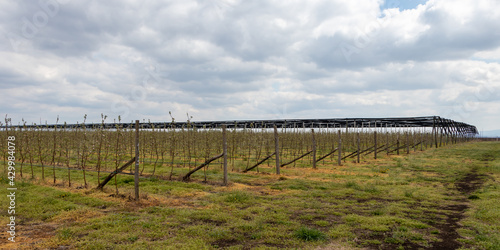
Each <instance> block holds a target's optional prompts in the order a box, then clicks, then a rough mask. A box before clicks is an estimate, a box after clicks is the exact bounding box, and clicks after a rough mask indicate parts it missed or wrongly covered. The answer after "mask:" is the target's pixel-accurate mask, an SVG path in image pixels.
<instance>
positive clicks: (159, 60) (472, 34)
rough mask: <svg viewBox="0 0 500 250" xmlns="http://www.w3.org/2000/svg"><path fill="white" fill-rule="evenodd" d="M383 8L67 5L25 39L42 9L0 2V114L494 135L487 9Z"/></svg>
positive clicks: (494, 51) (492, 4) (338, 0)
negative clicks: (308, 123) (460, 125)
mask: <svg viewBox="0 0 500 250" xmlns="http://www.w3.org/2000/svg"><path fill="white" fill-rule="evenodd" d="M382 4H383V1H379V0H372V1H365V0H356V1H342V0H334V1H327V0H314V1H302V0H294V1H286V2H283V1H239V0H210V1H205V0H204V1H202V0H189V1H182V2H179V1H164V2H143V1H107V2H102V3H101V2H84V1H74V2H69V3H67V4H64V5H63V4H61V5H60V6H59V7H60V8H59V11H58V12H57V13H56V14H55V15H53V16H50V19H48V22H47V24H46V25H43V27H42V26H41V27H36V28H37V32H36V34H34V35H33V37H26V36H25V35H23V27H24V28H26V27H27V26H26V25H27V24H26V22H25V21H24V20H28V21H30V20H31V21H30V22H31V23H33V21H32V20H33V16H35V15H36V14H37V13H43V11H44V9H43V8H42V7H40V5H36V4H32V3H30V2H26V1H16V2H2V3H0V7H1V8H0V12H1V15H0V32H3V36H1V37H0V41H1V42H0V56H1V57H2V59H3V60H2V61H1V62H0V95H1V96H0V97H1V98H0V100H1V105H0V113H7V114H9V115H10V116H11V117H12V118H14V120H21V118H25V119H26V120H28V121H33V122H38V121H39V119H40V118H41V117H42V120H45V119H47V120H49V122H50V121H51V120H54V117H56V116H57V115H60V116H61V118H62V119H65V120H67V121H68V122H75V121H77V120H78V121H81V120H82V117H83V115H84V114H89V119H95V121H96V122H97V121H99V119H100V113H105V114H108V115H109V116H110V117H117V116H118V115H122V116H123V115H125V114H126V116H127V120H128V119H136V118H139V119H142V118H144V119H152V120H165V121H168V120H169V116H168V111H173V113H174V114H175V116H176V117H178V119H181V120H182V119H184V116H185V113H186V112H189V113H190V114H191V115H193V116H194V119H195V120H196V119H199V120H220V119H266V118H303V117H304V118H305V117H307V118H320V117H353V116H358V117H363V116H365V117H366V116H372V117H373V116H406V115H444V114H446V115H449V116H450V118H455V119H458V120H463V121H465V122H469V123H472V124H475V125H478V126H479V127H480V128H486V129H494V128H495V127H496V125H494V124H499V123H500V120H499V119H500V118H498V117H497V116H495V114H498V111H499V110H500V104H499V102H498V100H499V99H500V98H499V97H500V95H499V93H500V79H499V78H500V77H499V76H500V63H499V60H500V33H498V31H497V30H498V29H497V27H496V26H497V24H498V23H500V8H499V7H500V6H499V4H498V3H497V1H494V0H480V1H472V0H466V1H451V0H440V1H437V0H429V1H428V2H427V3H425V4H422V5H419V6H418V7H416V8H415V9H405V10H402V11H400V10H399V9H397V8H393V9H383V10H381V8H380V6H381V5H382ZM33 24H34V23H33ZM23 25H24V26H23ZM12 45H15V47H12ZM495 112H497V113H495ZM492 124H493V125H492Z"/></svg>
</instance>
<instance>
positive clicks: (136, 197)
mask: <svg viewBox="0 0 500 250" xmlns="http://www.w3.org/2000/svg"><path fill="white" fill-rule="evenodd" d="M134 182H135V200H136V201H139V120H135V172H134Z"/></svg>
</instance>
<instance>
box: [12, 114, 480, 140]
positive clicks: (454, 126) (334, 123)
mask: <svg viewBox="0 0 500 250" xmlns="http://www.w3.org/2000/svg"><path fill="white" fill-rule="evenodd" d="M222 125H226V127H227V128H240V129H244V128H273V127H274V126H276V127H278V128H432V132H433V133H438V132H439V133H441V134H445V135H453V136H462V137H474V136H475V135H476V134H478V130H477V128H476V127H475V126H473V125H470V124H467V123H463V122H457V121H454V120H451V119H446V118H442V117H440V116H423V117H398V118H331V119H280V120H236V121H199V122H193V121H188V122H144V123H140V124H139V126H140V128H141V129H151V128H153V127H154V128H186V129H187V128H198V129H202V128H205V129H211V128H222ZM11 127H13V128H22V127H26V128H33V127H39V128H47V129H53V128H66V129H71V128H76V127H80V128H83V127H86V128H88V129H93V128H104V129H114V128H117V127H120V128H128V129H132V128H134V127H135V123H134V122H131V123H105V124H65V125H62V124H52V125H41V126H40V125H25V126H22V125H18V126H11Z"/></svg>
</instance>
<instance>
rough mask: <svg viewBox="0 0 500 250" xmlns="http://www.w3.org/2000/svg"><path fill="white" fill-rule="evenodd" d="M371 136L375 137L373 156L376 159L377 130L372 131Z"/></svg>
mask: <svg viewBox="0 0 500 250" xmlns="http://www.w3.org/2000/svg"><path fill="white" fill-rule="evenodd" d="M375 129H376V128H375ZM373 138H374V139H375V151H374V152H373V157H374V158H375V159H377V131H375V132H374V133H373Z"/></svg>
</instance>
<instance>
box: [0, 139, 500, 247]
mask: <svg viewBox="0 0 500 250" xmlns="http://www.w3.org/2000/svg"><path fill="white" fill-rule="evenodd" d="M499 152H500V144H498V143H492V142H482V143H479V142H472V143H465V144H459V145H449V146H446V147H443V148H439V149H429V150H427V151H424V152H417V153H412V154H410V155H401V156H385V155H380V156H379V158H380V159H377V160H373V159H369V158H365V159H364V160H363V162H362V163H360V164H355V163H352V162H346V163H345V164H344V165H343V166H336V165H334V164H333V163H329V162H328V161H326V163H324V164H320V165H318V169H316V170H313V169H311V168H309V167H308V168H307V169H305V168H302V167H300V166H297V167H292V166H287V167H286V168H283V169H282V175H280V176H277V175H275V174H272V173H273V168H272V167H267V166H266V165H263V166H260V167H259V171H260V172H259V173H256V172H251V173H247V174H243V173H240V172H236V171H235V172H230V173H229V180H230V181H231V184H230V185H229V186H228V187H224V186H221V185H220V182H221V170H220V168H219V167H218V166H217V167H210V168H209V169H208V171H206V174H207V182H206V183H205V182H203V180H204V174H203V171H200V173H195V174H194V175H193V177H192V181H191V182H188V183H185V182H179V181H170V180H164V179H162V178H144V179H141V184H140V190H141V195H142V201H141V203H140V204H136V203H135V202H134V201H131V200H130V199H129V196H133V195H132V193H133V181H132V180H133V178H132V177H130V176H121V175H120V176H118V177H117V183H118V187H119V195H117V194H116V192H115V188H114V187H113V186H112V185H110V186H109V187H108V186H107V187H105V189H104V192H101V191H95V190H92V189H90V188H87V189H85V188H80V187H81V185H82V184H83V179H82V178H81V174H79V173H78V171H74V172H72V182H73V185H72V187H71V188H70V187H68V185H67V182H64V181H63V180H64V176H65V175H66V174H67V172H66V171H67V170H64V169H63V170H57V171H56V174H57V176H58V182H57V183H56V184H52V183H51V181H52V180H51V179H50V178H47V179H46V180H45V181H43V180H40V176H41V172H40V168H35V169H34V170H35V176H36V178H34V179H30V178H29V175H27V176H28V178H26V177H25V178H20V177H18V178H16V187H17V188H18V193H19V195H18V196H17V200H16V202H17V204H19V206H18V207H17V209H16V215H17V220H16V223H18V225H19V227H20V229H19V230H20V232H21V231H22V232H23V233H26V234H31V235H33V237H32V239H23V240H19V242H17V243H16V245H15V246H11V248H15V247H18V248H23V247H27V246H28V245H29V244H34V245H36V246H37V247H39V248H58V247H69V248H78V249H106V248H109V249H123V248H127V249H178V248H180V249H221V248H222V249H226V248H228V249H243V248H248V247H249V248H256V249H273V248H274V249H276V248H291V249H296V248H299V249H315V248H318V247H324V248H328V247H329V246H347V247H349V248H357V247H370V248H379V247H380V248H384V249H387V248H390V249H398V248H404V246H407V245H413V246H416V248H418V247H420V248H426V247H430V246H433V245H436V244H438V243H439V242H440V241H442V240H443V239H442V237H444V236H445V235H446V233H445V232H443V230H444V229H443V227H442V226H441V225H444V224H445V223H446V220H447V218H448V216H450V215H452V214H454V212H453V211H452V210H449V207H453V206H457V205H461V204H466V205H467V206H468V209H466V210H465V211H464V217H463V218H462V219H461V220H460V221H459V225H460V227H459V228H458V229H457V231H458V233H459V234H460V236H461V238H459V239H458V241H459V242H460V243H461V244H462V247H463V248H464V249H500V233H499V232H500V205H499V204H498V200H500V182H499V180H500V153H499ZM49 170H50V171H52V169H51V168H46V171H47V173H46V177H47V176H51V175H50V174H49V173H52V172H49ZM187 170H188V168H187V166H186V167H185V168H181V167H179V168H176V170H175V171H178V172H186V171H187ZM157 171H160V172H161V170H157ZM472 172H473V173H475V174H477V175H478V176H480V180H481V182H482V183H481V185H480V186H479V188H478V189H476V190H474V191H472V192H468V193H467V192H461V191H459V189H458V188H457V183H458V182H460V180H462V179H463V178H465V177H467V176H468V175H469V174H470V173H472ZM73 178H74V179H73ZM96 178H97V177H96V176H95V175H94V174H93V173H91V172H89V173H88V175H87V181H88V182H89V183H96V182H97V179H96ZM101 178H103V176H101ZM0 179H1V180H0V196H1V197H6V195H7V190H6V188H7V187H8V180H7V179H6V175H5V173H4V174H3V175H2V177H1V178H0ZM112 182H114V181H112ZM7 202H8V201H7V199H3V198H2V199H0V207H4V208H6V207H8V203H7ZM26 204H29V205H26ZM0 213H1V214H2V217H1V219H0V223H4V224H6V223H8V221H7V212H6V209H2V210H1V211H0Z"/></svg>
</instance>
